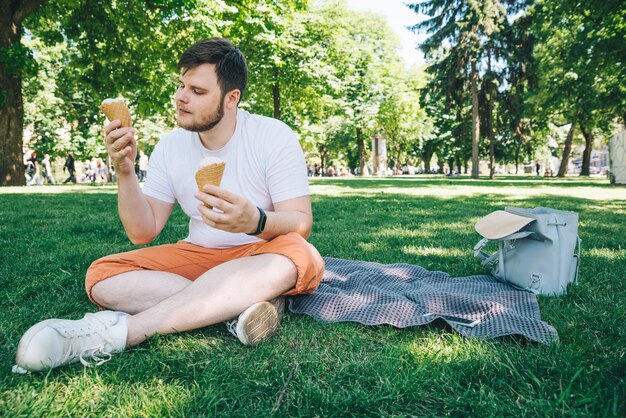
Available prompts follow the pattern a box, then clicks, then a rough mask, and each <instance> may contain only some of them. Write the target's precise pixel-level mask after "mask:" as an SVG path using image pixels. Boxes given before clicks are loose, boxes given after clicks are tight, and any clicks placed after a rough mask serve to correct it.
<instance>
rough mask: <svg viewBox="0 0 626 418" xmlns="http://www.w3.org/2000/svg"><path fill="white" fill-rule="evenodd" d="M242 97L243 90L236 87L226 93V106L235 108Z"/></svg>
mask: <svg viewBox="0 0 626 418" xmlns="http://www.w3.org/2000/svg"><path fill="white" fill-rule="evenodd" d="M240 98H241V90H239V89H234V90H231V91H229V92H228V93H226V97H225V98H224V106H226V107H227V108H228V109H234V108H236V107H237V104H238V103H239V99H240Z"/></svg>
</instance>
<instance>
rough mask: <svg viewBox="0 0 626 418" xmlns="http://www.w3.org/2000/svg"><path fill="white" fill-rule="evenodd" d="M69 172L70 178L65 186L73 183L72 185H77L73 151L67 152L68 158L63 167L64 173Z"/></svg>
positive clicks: (66, 180)
mask: <svg viewBox="0 0 626 418" xmlns="http://www.w3.org/2000/svg"><path fill="white" fill-rule="evenodd" d="M65 170H67V172H68V173H69V176H68V177H67V178H66V179H65V181H64V182H63V184H66V183H67V182H69V181H71V182H72V183H76V167H75V165H74V153H73V152H71V151H68V152H67V158H66V159H65V164H64V165H63V171H65Z"/></svg>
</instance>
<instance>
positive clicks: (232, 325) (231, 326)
mask: <svg viewBox="0 0 626 418" xmlns="http://www.w3.org/2000/svg"><path fill="white" fill-rule="evenodd" d="M237 322H239V321H238V320H236V319H233V320H232V321H226V328H227V329H228V332H230V333H231V334H233V335H234V336H235V337H237V338H239V336H238V335H237Z"/></svg>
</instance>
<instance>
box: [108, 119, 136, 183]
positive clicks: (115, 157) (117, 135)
mask: <svg viewBox="0 0 626 418" xmlns="http://www.w3.org/2000/svg"><path fill="white" fill-rule="evenodd" d="M121 124H122V122H120V121H119V120H117V119H116V120H114V121H113V122H111V123H109V124H108V125H107V126H105V127H104V132H105V134H106V138H105V140H104V144H105V145H106V149H107V153H108V154H109V156H110V157H111V163H112V164H113V166H114V167H115V171H116V174H117V175H118V176H119V175H128V174H131V173H134V172H135V158H136V157H137V143H136V142H135V133H136V131H135V128H132V127H131V128H120V126H121ZM118 128H119V129H118Z"/></svg>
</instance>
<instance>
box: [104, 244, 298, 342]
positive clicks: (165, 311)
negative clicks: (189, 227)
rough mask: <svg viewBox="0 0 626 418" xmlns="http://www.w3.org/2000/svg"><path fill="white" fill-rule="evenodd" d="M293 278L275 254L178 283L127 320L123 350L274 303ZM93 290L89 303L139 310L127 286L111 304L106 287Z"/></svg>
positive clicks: (135, 289) (288, 265)
mask: <svg viewBox="0 0 626 418" xmlns="http://www.w3.org/2000/svg"><path fill="white" fill-rule="evenodd" d="M120 276H121V275H120ZM296 277H297V270H296V267H295V265H294V264H293V262H292V261H291V260H289V259H288V258H287V257H284V256H282V255H278V254H261V255H256V256H252V257H245V258H240V259H236V260H232V261H229V262H226V263H223V264H221V265H219V266H217V267H214V268H213V269H211V270H209V271H207V272H206V273H204V274H203V275H202V276H200V277H199V278H198V279H196V280H195V281H194V282H191V284H189V285H187V286H183V285H184V284H185V283H184V282H181V281H178V286H179V287H180V289H179V290H178V292H176V293H174V294H172V295H171V296H169V297H167V298H166V299H164V300H162V301H161V302H158V303H157V304H155V305H154V306H152V307H150V308H148V309H146V310H144V311H141V312H139V313H138V314H136V315H133V316H131V317H129V318H128V341H127V344H128V345H131V346H132V345H137V344H139V343H141V342H143V341H144V340H145V339H146V338H147V337H150V336H152V335H154V334H156V333H159V334H170V333H174V332H181V331H188V330H191V329H196V328H201V327H205V326H208V325H211V324H216V323H219V322H223V321H226V320H229V319H232V318H234V317H235V316H237V315H239V314H240V313H241V312H242V311H244V310H245V309H246V308H248V307H249V306H251V305H253V304H254V303H256V302H260V301H264V300H270V299H273V298H275V297H276V296H279V295H281V294H282V293H284V292H285V291H287V290H289V289H291V288H292V287H293V286H294V284H295V282H296ZM161 279H165V277H162V278H161ZM109 280H110V279H109ZM107 281H108V280H105V281H103V282H100V283H98V284H97V285H96V286H100V284H105V283H106V282H107ZM96 286H94V288H93V291H92V295H93V296H94V299H96V300H97V301H98V302H100V300H102V301H107V304H106V305H105V306H107V307H111V308H113V307H114V306H115V307H117V308H119V309H120V310H124V309H128V310H131V309H136V308H138V307H140V306H139V304H137V305H135V306H132V302H130V300H131V299H132V296H129V295H132V294H140V293H141V292H142V291H143V289H142V288H141V287H135V286H134V285H132V284H131V283H128V282H127V283H126V290H125V291H124V293H125V294H122V295H121V296H122V298H121V299H120V300H118V301H116V300H113V296H114V295H113V294H104V292H105V291H106V290H108V289H107V288H106V287H101V288H100V289H99V290H98V291H97V292H96ZM112 287H113V286H112ZM174 290H175V286H169V285H167V284H164V285H163V287H162V288H160V289H155V290H153V295H154V296H153V297H152V298H147V299H144V301H143V302H141V303H147V302H149V301H150V300H152V301H154V300H156V299H158V297H161V296H164V295H166V294H167V293H168V292H171V291H174ZM118 294H119V292H118ZM98 297H101V299H99V298H98ZM122 299H123V300H122ZM124 304H126V306H123V305H124ZM129 308H130V309H129Z"/></svg>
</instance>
